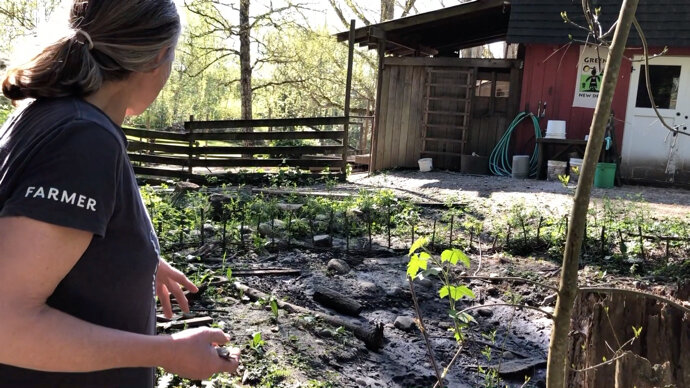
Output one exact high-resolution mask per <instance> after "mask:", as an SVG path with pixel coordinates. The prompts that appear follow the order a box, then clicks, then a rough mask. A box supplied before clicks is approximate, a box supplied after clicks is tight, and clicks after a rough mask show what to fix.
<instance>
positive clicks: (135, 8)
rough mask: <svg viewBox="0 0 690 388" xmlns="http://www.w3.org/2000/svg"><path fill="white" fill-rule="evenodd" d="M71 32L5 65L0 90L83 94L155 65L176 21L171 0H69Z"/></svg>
mask: <svg viewBox="0 0 690 388" xmlns="http://www.w3.org/2000/svg"><path fill="white" fill-rule="evenodd" d="M70 24H71V27H72V33H71V34H70V35H69V36H67V37H63V38H61V39H59V40H58V41H57V42H55V43H53V44H51V45H49V46H47V47H45V48H44V49H43V51H41V53H39V54H38V55H37V56H35V57H34V58H33V59H31V60H30V61H29V62H27V63H25V64H22V65H19V66H16V67H11V68H9V69H8V71H7V73H6V75H5V77H4V79H3V81H2V93H3V94H4V95H5V97H7V98H9V99H10V100H12V101H18V100H23V99H27V98H34V99H35V98H54V97H65V96H77V97H84V96H88V95H89V94H92V93H94V92H96V91H97V90H98V89H100V88H101V87H102V86H103V83H104V82H107V81H119V80H122V79H124V78H126V77H127V76H128V75H129V74H130V73H132V72H145V71H149V70H152V69H154V68H155V67H157V66H159V65H160V63H157V62H156V58H157V57H158V55H159V53H160V52H161V50H163V49H172V48H174V46H175V44H176V43H177V38H178V36H179V33H180V30H181V26H180V19H179V16H178V14H177V9H176V7H175V4H174V3H173V1H172V0H130V1H112V0H88V1H86V0H74V4H73V6H72V11H71V14H70Z"/></svg>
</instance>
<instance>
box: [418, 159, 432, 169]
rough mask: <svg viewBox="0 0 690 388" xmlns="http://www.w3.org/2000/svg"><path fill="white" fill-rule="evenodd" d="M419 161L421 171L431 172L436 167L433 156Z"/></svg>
mask: <svg viewBox="0 0 690 388" xmlns="http://www.w3.org/2000/svg"><path fill="white" fill-rule="evenodd" d="M417 163H419V171H421V172H429V171H431V169H432V168H434V160H433V159H432V158H422V159H419V160H418V161H417Z"/></svg>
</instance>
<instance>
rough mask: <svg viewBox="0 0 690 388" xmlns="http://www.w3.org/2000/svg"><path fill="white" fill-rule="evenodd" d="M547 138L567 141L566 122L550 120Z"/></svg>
mask: <svg viewBox="0 0 690 388" xmlns="http://www.w3.org/2000/svg"><path fill="white" fill-rule="evenodd" d="M546 138H548V139H565V121H563V120H549V122H548V124H547V125H546Z"/></svg>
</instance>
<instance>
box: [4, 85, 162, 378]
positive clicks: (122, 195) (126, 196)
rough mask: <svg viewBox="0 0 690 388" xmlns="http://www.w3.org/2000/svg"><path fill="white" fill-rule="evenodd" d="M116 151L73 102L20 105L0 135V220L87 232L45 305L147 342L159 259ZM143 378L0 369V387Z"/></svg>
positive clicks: (91, 110) (116, 140)
mask: <svg viewBox="0 0 690 388" xmlns="http://www.w3.org/2000/svg"><path fill="white" fill-rule="evenodd" d="M126 145H127V139H126V137H125V135H124V133H123V132H122V129H121V128H120V127H119V126H117V125H116V124H114V123H113V122H112V121H111V120H110V119H109V118H108V116H106V115H105V114H104V113H103V112H102V111H101V110H100V109H98V108H97V107H95V106H93V105H91V104H89V103H87V102H85V101H83V100H81V99H76V98H59V99H44V100H37V101H34V102H32V103H30V104H29V105H28V106H27V107H26V108H24V109H23V110H21V111H20V112H18V113H17V114H15V115H14V116H13V117H11V118H10V120H9V121H8V122H7V123H6V124H5V126H4V127H3V128H2V129H1V130H0V217H9V216H25V217H29V218H32V219H36V220H39V221H44V222H48V223H51V224H55V225H60V226H66V227H71V228H75V229H80V230H86V231H89V232H92V233H93V234H94V237H93V239H92V241H91V243H90V245H89V247H88V248H87V249H86V252H84V255H83V256H82V257H81V258H80V259H79V261H78V262H77V264H76V265H75V266H74V268H72V270H71V271H70V272H69V273H68V274H67V275H66V276H65V278H64V279H63V280H62V281H61V282H60V284H59V285H58V286H57V288H56V290H55V292H54V293H53V294H52V295H51V296H50V298H49V299H48V305H49V306H51V307H53V308H55V309H57V310H60V311H63V312H65V313H67V314H70V315H73V316H75V317H77V318H80V319H82V320H85V321H88V322H91V323H94V324H96V325H101V326H105V327H110V328H114V329H119V330H126V331H129V332H135V333H141V334H150V335H153V334H155V304H154V303H155V302H154V293H155V291H154V290H155V272H156V269H157V264H158V255H159V251H160V250H159V246H158V240H157V238H156V235H155V232H154V231H153V228H152V226H151V221H150V219H149V216H148V213H147V212H146V208H145V206H144V205H143V203H142V199H141V195H140V193H139V189H138V186H137V183H136V179H135V176H134V172H133V171H132V167H131V164H130V162H129V159H128V158H127V152H126ZM24 243H26V242H24ZM0 314H11V312H8V311H0ZM0 346H2V345H1V344H0ZM35 351H36V352H40V351H41V349H35ZM58 352H59V349H58ZM153 376H154V375H153V368H129V369H113V370H107V371H100V372H93V373H46V372H39V371H33V370H27V369H21V368H15V367H11V366H8V365H2V364H0V388H5V387H13V388H16V387H41V388H44V387H98V388H107V387H113V388H114V387H118V388H122V387H136V388H139V387H152V386H153V380H154V377H153Z"/></svg>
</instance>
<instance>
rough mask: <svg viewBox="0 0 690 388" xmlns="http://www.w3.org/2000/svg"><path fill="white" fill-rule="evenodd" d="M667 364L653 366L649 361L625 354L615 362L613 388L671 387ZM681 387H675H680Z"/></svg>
mask: <svg viewBox="0 0 690 388" xmlns="http://www.w3.org/2000/svg"><path fill="white" fill-rule="evenodd" d="M671 381H672V379H671V375H670V370H669V362H668V361H667V362H665V363H664V365H654V366H652V364H651V363H650V362H649V360H647V359H645V358H642V357H640V356H637V355H635V354H633V353H632V352H626V353H625V355H623V357H622V358H621V359H619V360H617V361H616V385H615V388H628V387H635V388H656V387H668V386H673V384H672V383H671ZM680 386H681V385H676V387H680Z"/></svg>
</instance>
